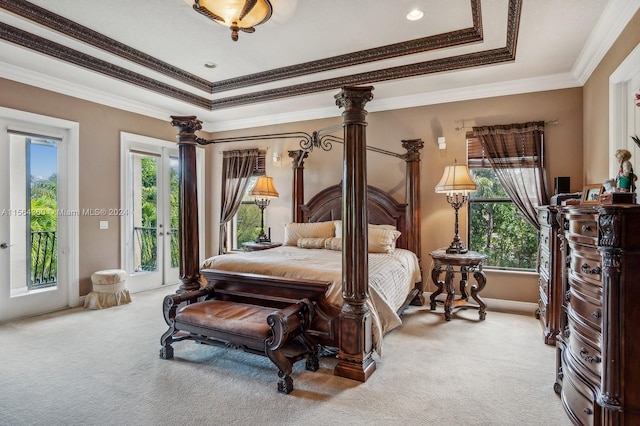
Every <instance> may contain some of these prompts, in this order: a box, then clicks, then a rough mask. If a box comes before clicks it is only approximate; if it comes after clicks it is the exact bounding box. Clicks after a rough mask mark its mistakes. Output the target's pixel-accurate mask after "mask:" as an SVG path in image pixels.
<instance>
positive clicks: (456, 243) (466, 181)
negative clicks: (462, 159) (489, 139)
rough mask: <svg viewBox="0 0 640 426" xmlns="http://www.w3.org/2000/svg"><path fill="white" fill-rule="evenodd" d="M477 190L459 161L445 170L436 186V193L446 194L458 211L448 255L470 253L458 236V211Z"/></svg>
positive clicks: (449, 201) (463, 165) (447, 250)
mask: <svg viewBox="0 0 640 426" xmlns="http://www.w3.org/2000/svg"><path fill="white" fill-rule="evenodd" d="M477 188H478V185H476V183H475V182H474V181H473V179H472V178H471V175H470V174H469V169H467V166H466V165H465V164H458V162H457V161H454V164H453V166H447V167H445V168H444V173H443V175H442V179H440V182H438V184H437V185H436V192H438V193H443V192H444V193H446V194H447V202H448V203H449V204H451V207H453V208H454V209H455V211H456V225H455V235H454V237H453V241H451V244H450V245H449V247H448V248H447V249H446V252H447V253H466V252H467V251H469V250H468V249H467V248H466V247H465V245H464V243H463V242H462V240H461V239H460V235H458V210H459V209H460V207H462V205H463V204H464V203H465V201H467V199H468V198H469V192H472V191H475V190H476V189H477Z"/></svg>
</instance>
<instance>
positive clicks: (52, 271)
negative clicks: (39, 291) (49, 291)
mask: <svg viewBox="0 0 640 426" xmlns="http://www.w3.org/2000/svg"><path fill="white" fill-rule="evenodd" d="M57 281H58V239H57V236H56V231H35V232H31V288H43V287H50V286H53V285H56V282H57Z"/></svg>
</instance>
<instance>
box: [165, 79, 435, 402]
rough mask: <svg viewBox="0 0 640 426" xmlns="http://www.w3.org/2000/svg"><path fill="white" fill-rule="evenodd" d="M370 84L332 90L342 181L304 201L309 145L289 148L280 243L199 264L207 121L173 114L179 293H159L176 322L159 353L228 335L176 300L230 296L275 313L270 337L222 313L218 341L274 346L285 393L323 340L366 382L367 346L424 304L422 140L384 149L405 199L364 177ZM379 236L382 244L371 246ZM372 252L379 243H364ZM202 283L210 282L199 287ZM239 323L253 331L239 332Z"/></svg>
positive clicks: (255, 348) (340, 371)
mask: <svg viewBox="0 0 640 426" xmlns="http://www.w3.org/2000/svg"><path fill="white" fill-rule="evenodd" d="M371 91H372V88H371V87H347V88H344V89H343V90H342V91H341V92H340V93H339V94H338V95H336V103H337V104H338V105H339V106H341V107H344V108H345V110H344V112H343V125H342V127H343V128H344V141H343V143H344V161H343V164H344V170H343V176H342V182H341V183H340V184H338V185H334V186H331V187H329V188H327V189H325V190H323V191H321V192H319V193H318V194H316V195H315V196H314V197H312V198H311V199H310V200H309V201H308V202H307V203H306V204H305V203H304V159H305V158H306V156H307V155H308V153H309V150H299V151H290V152H289V156H290V157H292V158H293V164H294V167H293V184H292V218H293V221H292V223H291V224H288V225H287V228H286V229H285V240H286V241H285V244H284V245H283V246H282V247H280V248H274V249H269V250H264V251H255V252H249V253H243V254H225V255H219V256H214V257H213V258H210V259H207V260H206V261H205V262H204V263H203V264H202V265H199V261H198V244H199V241H198V234H197V229H198V224H197V214H196V212H197V201H196V195H195V194H196V190H197V188H196V185H195V182H196V180H195V175H196V170H195V146H196V144H199V143H200V144H202V143H203V142H204V143H206V141H203V140H201V139H199V138H197V137H196V136H195V131H197V130H200V122H199V121H198V120H197V119H196V118H195V117H172V118H173V121H172V124H173V125H174V126H176V127H178V128H179V129H180V132H179V134H178V145H179V150H180V161H181V167H180V189H181V192H180V201H181V217H180V230H181V232H180V253H181V258H180V276H181V281H182V285H181V286H180V289H179V291H178V293H177V294H176V295H170V296H167V297H166V298H165V301H164V314H165V320H166V321H167V323H168V324H169V330H168V331H167V332H166V333H165V334H164V335H163V336H162V338H161V344H162V346H163V347H162V349H161V353H160V355H161V357H162V358H171V357H172V356H173V349H172V348H171V343H172V342H175V341H179V340H183V339H191V340H197V341H201V342H202V343H212V342H211V341H210V340H211V339H209V337H215V338H219V337H220V336H221V334H220V329H219V327H218V326H219V322H216V325H215V327H218V328H217V329H216V332H215V333H213V332H211V333H207V330H208V328H207V324H209V323H211V320H210V319H205V316H206V315H207V314H206V313H203V312H196V310H194V309H192V308H188V309H190V310H191V314H192V316H191V317H189V318H187V317H186V315H183V318H180V315H181V314H180V313H181V312H182V311H181V309H182V310H184V309H187V308H184V307H183V308H180V306H184V305H185V303H186V304H187V306H191V305H194V306H197V305H199V304H201V303H203V301H204V300H209V299H216V300H217V301H224V302H225V303H226V302H230V303H232V304H235V305H234V308H237V307H238V306H240V304H242V307H243V309H245V308H246V306H258V307H265V306H266V307H270V308H273V309H277V310H278V311H277V312H280V313H279V314H278V315H276V316H274V315H271V316H269V317H268V319H267V322H269V325H270V327H271V329H270V330H264V331H263V332H262V334H260V336H259V337H260V338H264V345H263V346H261V345H262V343H260V342H258V344H255V342H253V341H251V342H249V344H246V343H247V339H246V338H245V337H244V334H246V332H249V331H252V330H248V328H249V326H242V325H241V323H237V324H235V325H234V326H233V327H232V326H230V325H229V324H230V323H233V321H231V322H226V321H222V322H223V323H224V324H223V325H222V328H223V329H224V330H223V332H222V339H223V340H226V344H227V345H229V344H231V345H232V346H239V347H242V348H243V349H245V350H247V349H249V350H250V351H252V352H257V353H262V354H264V355H268V356H269V357H270V358H271V359H272V361H273V362H274V363H275V364H276V365H277V366H278V368H279V370H280V371H279V376H280V377H281V382H280V383H279V385H278V388H279V390H281V391H283V392H286V393H288V392H290V390H291V389H292V384H291V383H290V382H291V379H290V377H289V374H290V372H291V365H290V363H291V362H295V361H297V360H299V359H302V358H307V368H308V369H311V370H313V369H317V345H318V344H323V345H326V346H332V347H335V348H337V349H338V355H337V358H338V364H337V365H336V367H335V370H334V373H335V374H336V375H340V376H343V377H347V378H351V379H354V380H359V381H366V380H367V378H368V377H369V376H370V375H371V374H372V373H373V371H374V370H375V361H374V360H373V358H372V352H373V350H374V347H375V348H376V349H377V350H378V352H380V349H381V341H382V335H383V334H384V333H385V332H386V331H389V330H390V329H392V328H394V327H396V326H397V325H399V324H400V319H399V317H398V315H399V314H400V313H401V312H402V311H403V310H404V309H405V308H406V307H407V306H408V305H409V304H410V303H414V304H420V305H421V304H423V303H424V300H423V296H422V283H421V272H420V259H419V256H420V220H419V219H420V209H419V206H420V200H419V196H420V188H419V179H420V176H419V165H420V149H422V147H423V142H422V141H421V140H419V139H416V140H404V141H402V145H403V147H404V148H405V149H406V153H405V154H395V153H391V152H386V151H383V152H384V153H387V154H390V155H394V156H396V157H398V158H400V159H402V160H404V161H405V162H406V203H398V202H397V201H395V200H394V199H393V197H391V196H390V195H388V194H386V193H385V192H384V191H381V190H380V189H377V188H374V187H371V186H368V185H367V184H366V150H367V147H366V137H365V126H366V122H365V116H366V111H365V110H364V104H365V103H366V102H367V101H369V100H370V99H371V98H372V95H371ZM379 151H382V150H379ZM365 194H366V196H364V195H365ZM372 225H377V226H375V227H374V226H372ZM318 232H319V234H318ZM398 232H399V236H398V235H397V233H398ZM372 236H373V237H372ZM374 237H378V240H375V238H374ZM372 238H373V239H372ZM374 240H375V241H374ZM372 241H373V243H372ZM301 243H302V244H301ZM377 243H381V246H382V249H380V250H378V249H377V248H376V249H372V244H374V246H375V245H376V244H377ZM307 247H309V248H307ZM376 247H377V246H376ZM372 250H373V251H374V252H375V253H369V252H370V251H372ZM273 260H275V261H276V262H279V263H278V264H274V263H273V262H272V261H273ZM296 262H298V263H297V265H298V266H295V265H296ZM327 262H329V263H327ZM283 263H285V264H286V265H283ZM391 265H395V266H393V267H392V266H391ZM201 278H204V280H201ZM201 281H203V282H204V281H206V285H205V286H204V287H203V286H201ZM245 305H246V306H245ZM256 309H257V308H256ZM256 309H253V310H252V309H250V311H251V314H252V315H254V314H255V315H257V316H258V317H259V318H262V317H260V315H261V314H260V312H257V310H256ZM194 313H195V314H196V315H195V317H196V318H195V320H194V316H193V314H194ZM216 314H217V313H216ZM198 315H200V317H199V318H198ZM234 315H235V314H234ZM255 315H254V316H255ZM276 317H277V318H276ZM274 318H276V319H277V320H274ZM293 318H295V320H294V319H293ZM207 321H209V323H207ZM274 321H275V325H274ZM194 323H198V324H197V326H195V325H194ZM203 324H205V325H204V326H203ZM213 327H214V326H213V325H211V326H210V327H209V328H213ZM238 327H240V328H243V327H244V328H246V329H245V330H240V331H238ZM209 331H211V330H209ZM258 334H259V333H258ZM214 335H215V336H214ZM239 336H241V337H239ZM274 340H276V341H277V342H275V343H274ZM294 340H295V341H297V343H298V344H299V345H298V346H300V344H301V346H302V347H303V350H302V351H298V352H296V354H294V355H292V356H288V355H287V356H284V355H283V354H284V353H285V352H286V351H284V350H282V353H279V352H278V351H280V350H281V349H282V348H283V347H285V346H289V345H290V344H291V343H292V342H294ZM212 344H213V343H212ZM264 348H266V349H264ZM274 348H275V350H274ZM285 358H286V360H284V359H285ZM287 362H288V363H287Z"/></svg>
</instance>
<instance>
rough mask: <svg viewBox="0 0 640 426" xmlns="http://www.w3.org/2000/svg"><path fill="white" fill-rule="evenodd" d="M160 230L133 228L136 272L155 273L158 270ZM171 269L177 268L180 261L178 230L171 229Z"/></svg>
mask: <svg viewBox="0 0 640 426" xmlns="http://www.w3.org/2000/svg"><path fill="white" fill-rule="evenodd" d="M157 231H158V228H155V227H145V226H136V227H134V228H133V235H134V241H135V247H134V250H135V256H134V258H135V263H136V264H135V267H134V270H135V271H136V272H144V271H155V270H157V269H158V259H157V258H156V254H157V252H158V237H157V235H158V234H157ZM170 249H171V267H172V268H177V267H178V266H179V261H178V229H177V228H172V229H171V242H170Z"/></svg>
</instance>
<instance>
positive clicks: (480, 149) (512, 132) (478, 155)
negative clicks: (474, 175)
mask: <svg viewBox="0 0 640 426" xmlns="http://www.w3.org/2000/svg"><path fill="white" fill-rule="evenodd" d="M473 133H474V135H476V136H477V137H478V140H479V146H476V147H475V149H472V148H473V147H470V150H469V158H470V164H471V163H472V160H471V159H472V157H473V158H474V159H475V161H476V162H477V161H478V160H480V161H482V162H484V161H485V159H486V160H488V161H489V164H490V165H491V167H492V168H493V170H494V171H495V173H496V175H497V176H498V179H499V180H500V183H501V184H502V186H503V187H504V188H505V190H506V191H507V193H508V194H509V196H510V197H511V200H513V202H514V204H515V205H516V206H517V207H518V209H519V210H520V211H521V212H522V214H523V215H524V217H525V219H526V220H527V221H528V222H529V223H530V224H531V225H533V226H534V227H535V228H536V229H538V230H540V224H539V223H538V215H537V212H536V207H538V206H541V205H546V204H548V200H549V196H548V192H547V178H546V171H545V168H544V122H543V121H538V122H530V123H522V124H508V125H499V126H482V127H474V128H473ZM476 164H477V163H476Z"/></svg>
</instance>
